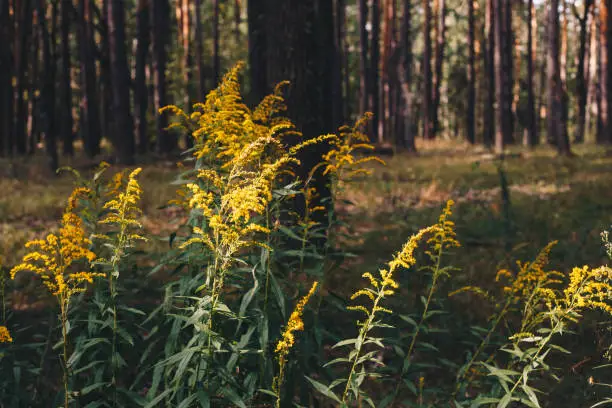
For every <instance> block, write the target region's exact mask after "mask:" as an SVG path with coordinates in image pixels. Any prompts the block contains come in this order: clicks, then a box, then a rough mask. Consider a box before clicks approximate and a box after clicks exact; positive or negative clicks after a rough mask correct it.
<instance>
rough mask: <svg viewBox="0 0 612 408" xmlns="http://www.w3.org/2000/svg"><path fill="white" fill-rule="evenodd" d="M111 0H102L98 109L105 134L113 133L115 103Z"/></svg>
mask: <svg viewBox="0 0 612 408" xmlns="http://www.w3.org/2000/svg"><path fill="white" fill-rule="evenodd" d="M88 1H91V0H88ZM108 2H109V0H102V18H101V21H100V26H101V28H102V32H103V35H102V38H101V41H100V46H101V51H102V55H101V58H100V85H101V87H102V89H101V90H100V99H99V100H100V105H102V106H101V109H99V110H98V111H99V112H100V113H101V115H102V120H101V123H100V125H101V126H100V128H101V134H102V135H105V136H110V135H111V133H112V132H111V130H110V129H111V128H112V124H113V120H114V118H113V115H112V105H113V92H112V89H113V81H112V75H111V67H110V42H109V35H108V20H109V17H108V7H107V3H108Z"/></svg>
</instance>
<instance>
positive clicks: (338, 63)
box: [332, 0, 346, 127]
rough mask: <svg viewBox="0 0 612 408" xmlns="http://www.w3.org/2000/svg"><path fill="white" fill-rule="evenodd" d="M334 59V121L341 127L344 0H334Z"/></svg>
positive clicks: (342, 110)
mask: <svg viewBox="0 0 612 408" xmlns="http://www.w3.org/2000/svg"><path fill="white" fill-rule="evenodd" d="M333 6H334V48H335V50H334V60H333V73H332V76H333V84H332V97H333V100H334V103H333V107H332V108H333V111H332V116H333V122H334V127H339V126H340V125H341V124H342V123H343V122H344V117H343V113H344V107H343V105H344V103H345V102H346V99H345V98H344V96H343V94H342V88H343V86H342V70H343V67H342V62H343V51H344V50H343V47H342V45H343V38H344V24H343V19H344V6H345V4H344V0H334V2H333Z"/></svg>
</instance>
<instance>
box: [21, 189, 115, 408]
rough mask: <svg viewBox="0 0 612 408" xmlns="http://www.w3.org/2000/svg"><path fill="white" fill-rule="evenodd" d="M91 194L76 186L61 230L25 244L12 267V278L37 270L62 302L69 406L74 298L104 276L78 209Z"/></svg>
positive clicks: (64, 362)
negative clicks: (79, 202)
mask: <svg viewBox="0 0 612 408" xmlns="http://www.w3.org/2000/svg"><path fill="white" fill-rule="evenodd" d="M87 194H89V190H88V189H86V188H83V187H79V188H76V189H75V190H74V191H73V192H72V194H71V196H70V198H69V199H68V204H67V206H66V210H65V211H64V215H63V217H62V224H61V227H60V230H59V233H58V234H57V235H56V234H49V235H47V237H46V238H45V239H42V240H33V241H29V242H28V243H26V245H25V246H26V248H27V249H30V252H29V253H28V254H27V255H25V256H24V257H23V260H22V263H20V264H19V265H17V266H15V267H14V268H13V269H11V278H12V279H15V275H16V274H17V273H19V272H31V273H34V274H36V275H37V276H38V277H39V278H40V279H41V281H42V283H43V284H44V286H45V287H46V288H47V290H48V291H49V292H50V293H51V294H52V295H53V296H55V298H56V299H57V302H58V304H59V307H60V323H61V330H62V344H63V352H62V361H63V369H64V375H63V385H64V407H65V408H68V406H69V403H70V399H71V395H70V392H69V377H70V375H71V367H70V364H69V355H68V350H69V338H68V330H69V321H68V311H69V307H70V300H71V298H72V297H73V296H74V295H75V294H77V293H80V292H83V291H84V290H85V286H86V284H88V283H89V284H91V283H93V281H94V278H96V277H101V276H103V275H102V274H101V273H96V272H91V270H90V264H91V263H92V262H93V261H94V260H95V259H96V254H95V253H93V252H92V251H91V250H90V249H89V247H90V245H91V244H92V242H91V240H90V239H89V238H88V237H87V233H86V231H85V230H84V228H83V221H82V220H81V218H80V217H79V216H78V214H77V213H76V212H75V211H76V210H77V200H78V198H79V196H81V195H87ZM78 267H80V268H82V269H80V268H78ZM77 268H78V269H77Z"/></svg>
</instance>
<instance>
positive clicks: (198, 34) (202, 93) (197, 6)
mask: <svg viewBox="0 0 612 408" xmlns="http://www.w3.org/2000/svg"><path fill="white" fill-rule="evenodd" d="M201 2H202V0H195V2H194V10H193V12H194V14H195V59H196V66H197V69H198V88H197V92H196V98H197V99H198V100H199V101H204V98H205V97H206V73H205V72H204V59H203V58H204V57H203V46H202V41H203V40H204V39H203V38H202V35H203V31H202V16H201V15H200V13H201V10H202V7H201ZM249 3H252V2H249Z"/></svg>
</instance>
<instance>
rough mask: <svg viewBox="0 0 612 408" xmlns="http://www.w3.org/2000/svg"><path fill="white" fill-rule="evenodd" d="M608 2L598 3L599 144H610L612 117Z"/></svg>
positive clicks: (611, 68) (610, 31)
mask: <svg viewBox="0 0 612 408" xmlns="http://www.w3.org/2000/svg"><path fill="white" fill-rule="evenodd" d="M609 3H610V0H601V1H600V3H599V42H600V44H599V45H600V47H601V54H600V55H601V75H600V77H599V84H600V92H601V111H600V114H599V116H600V118H601V129H600V131H601V134H600V137H599V141H600V143H605V144H610V143H612V127H611V126H610V119H611V116H612V112H611V111H612V103H611V101H610V98H611V97H612V93H611V92H610V89H609V87H610V85H611V83H610V82H611V81H610V79H611V78H610V76H611V74H612V72H611V71H612V66H610V55H611V54H612V52H611V51H612V50H611V47H612V41H611V38H610V37H612V24H610V19H611V18H612V16H611V15H610V4H609Z"/></svg>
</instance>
